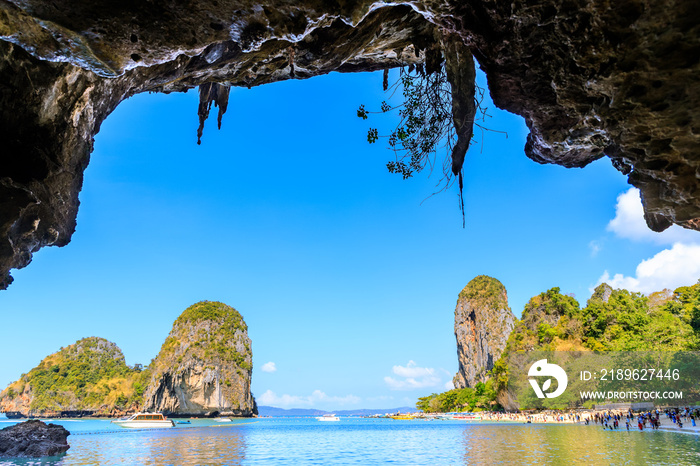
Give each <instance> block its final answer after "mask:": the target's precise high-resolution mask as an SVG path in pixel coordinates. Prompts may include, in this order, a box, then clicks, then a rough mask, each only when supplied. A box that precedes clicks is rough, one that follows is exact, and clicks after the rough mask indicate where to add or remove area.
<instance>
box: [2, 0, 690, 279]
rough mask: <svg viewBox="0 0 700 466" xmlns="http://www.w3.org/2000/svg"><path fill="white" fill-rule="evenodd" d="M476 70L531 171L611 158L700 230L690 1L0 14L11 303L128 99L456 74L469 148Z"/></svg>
mask: <svg viewBox="0 0 700 466" xmlns="http://www.w3.org/2000/svg"><path fill="white" fill-rule="evenodd" d="M472 55H473V56H474V57H476V59H477V60H478V62H479V65H480V66H481V67H482V68H483V70H484V71H485V72H486V74H487V77H488V82H489V88H490V91H491V94H492V98H493V100H494V102H495V103H496V104H497V105H498V106H499V107H501V108H503V109H506V110H509V111H511V112H514V113H516V114H519V115H521V116H523V117H524V118H525V120H526V123H527V125H528V127H529V128H530V135H529V137H528V140H527V144H526V146H525V154H526V155H527V156H528V157H530V158H531V159H533V160H535V161H537V162H539V163H556V164H559V165H562V166H565V167H583V166H585V165H587V164H588V163H590V162H592V161H594V160H596V159H598V158H600V157H603V156H607V157H610V158H611V159H612V162H613V164H614V165H615V167H616V168H617V169H618V170H620V171H621V172H622V173H624V174H626V175H628V178H629V182H630V183H631V184H633V185H634V186H636V187H638V188H639V189H640V190H641V193H642V202H643V204H644V209H645V218H646V220H647V224H648V225H649V226H650V227H651V228H652V229H653V230H656V231H662V230H663V229H665V228H667V227H668V226H670V225H671V224H673V223H676V224H679V225H681V226H684V227H686V228H692V229H696V230H697V229H700V191H699V190H698V173H699V168H700V155H699V149H700V112H699V108H700V105H698V104H699V103H700V102H698V100H699V99H700V86H698V80H699V79H700V78H699V77H698V76H700V73H698V72H699V71H700V69H699V68H700V64H699V63H700V9H698V8H696V6H695V4H694V3H693V2H692V1H670V2H669V1H661V0H646V1H645V0H639V1H636V0H622V1H616V2H610V1H575V0H543V1H536V0H530V1H517V0H516V1H514V2H498V1H495V0H494V1H489V0H475V1H470V2H464V1H456V0H449V1H446V2H437V1H435V2H433V1H425V2H406V3H400V4H399V3H371V2H367V1H360V2H334V1H308V0H303V1H301V2H290V1H279V0H269V1H268V0H264V1H263V2H252V1H236V2H232V1H224V0H203V1H197V2H185V1H181V0H176V1H171V2H163V1H158V0H151V1H139V2H131V1H124V2H108V1H104V0H98V1H89V2H88V1H84V0H73V1H70V2H69V1H67V0H55V1H47V0H0V119H1V122H2V124H1V125H0V137H1V141H2V145H1V146H0V147H1V149H0V160H1V163H0V289H4V288H6V287H7V286H8V285H9V284H10V283H11V281H12V278H11V276H10V273H9V272H10V269H12V268H21V267H24V266H26V265H27V264H29V262H30V261H31V257H32V254H33V253H34V252H36V251H37V250H38V249H39V248H41V247H44V246H48V245H56V246H63V245H65V244H67V243H68V242H69V241H70V238H71V235H72V233H73V232H74V230H75V227H76V223H75V222H76V220H75V219H76V215H77V211H78V206H79V202H78V194H79V192H80V189H81V186H82V177H83V171H84V170H85V168H86V166H87V164H88V162H89V158H90V153H91V151H92V145H93V137H94V135H95V134H96V133H97V132H98V131H99V128H100V124H101V123H102V121H104V119H105V118H106V117H107V116H108V115H109V114H110V113H111V112H112V111H113V110H114V108H116V106H117V105H118V104H119V102H121V101H122V100H124V99H126V98H128V97H129V96H131V95H134V94H137V93H140V92H179V91H184V90H187V89H191V88H194V87H196V86H200V85H202V84H206V83H220V84H221V85H222V86H218V85H217V86H213V85H210V84H208V85H207V86H203V87H202V89H203V90H204V92H202V94H205V97H206V96H210V97H214V96H216V97H217V101H218V103H220V104H224V103H225V100H226V99H224V97H225V96H226V97H227V93H226V89H227V87H229V86H247V87H250V86H257V85H261V84H265V83H269V82H274V81H279V80H283V79H305V78H309V77H313V76H317V75H321V74H325V73H329V72H332V71H340V72H359V71H374V70H379V69H386V68H391V67H398V66H404V65H407V64H418V63H426V62H427V64H428V65H429V64H430V62H431V61H433V60H435V59H436V57H444V58H445V59H446V61H447V63H446V69H447V71H448V78H449V81H450V83H451V84H452V85H453V106H454V111H453V115H454V118H455V123H456V125H457V126H459V127H460V128H462V129H463V130H464V131H463V135H464V137H467V136H468V135H470V134H471V124H468V125H467V124H465V122H467V123H469V122H468V120H469V115H470V111H471V110H470V108H471V107H473V105H472V104H471V101H470V99H471V98H472V97H471V96H472V95H473V66H474V65H473V60H472ZM212 92H213V93H214V94H215V95H214V94H212ZM224 94H225V96H224ZM207 102H208V98H205V99H204V103H205V104H206V103H207ZM231 105H235V103H231ZM193 111H194V109H193ZM467 126H468V128H467ZM467 130H468V132H467ZM467 141H468V139H467ZM193 144H194V141H193ZM458 145H460V144H459V143H458ZM461 146H464V143H462V144H461ZM463 148H464V150H466V148H465V147H463ZM463 155H464V154H463V153H462V154H461V156H462V157H463ZM459 157H460V154H453V160H457V162H456V166H455V168H456V169H457V170H458V169H459V168H461V164H460V163H459ZM533 189H536V187H533ZM592 189H595V187H592Z"/></svg>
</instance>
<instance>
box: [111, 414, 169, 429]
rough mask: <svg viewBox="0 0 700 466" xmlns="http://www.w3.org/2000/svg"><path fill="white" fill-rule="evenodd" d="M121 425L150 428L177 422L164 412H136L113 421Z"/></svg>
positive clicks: (167, 425)
mask: <svg viewBox="0 0 700 466" xmlns="http://www.w3.org/2000/svg"><path fill="white" fill-rule="evenodd" d="M112 423H113V424H117V425H118V426H121V427H128V428H131V429H133V428H137V429H148V428H154V427H161V428H163V427H175V423H174V422H173V421H172V420H171V419H168V418H167V417H165V416H163V414H162V413H136V414H132V415H131V416H127V417H124V418H121V419H117V420H116V421H112Z"/></svg>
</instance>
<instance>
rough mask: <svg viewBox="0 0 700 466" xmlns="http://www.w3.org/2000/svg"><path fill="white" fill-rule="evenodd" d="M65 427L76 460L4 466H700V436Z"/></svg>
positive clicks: (488, 428)
mask: <svg viewBox="0 0 700 466" xmlns="http://www.w3.org/2000/svg"><path fill="white" fill-rule="evenodd" d="M56 423H57V424H62V425H64V426H65V427H66V428H67V429H68V430H70V431H71V433H72V435H71V436H70V437H68V441H69V443H70V445H71V449H70V450H69V451H68V453H67V454H66V455H64V456H62V457H57V458H48V459H41V460H24V461H19V460H13V461H3V460H0V465H2V466H9V465H55V466H58V465H61V466H62V465H65V466H68V465H120V464H125V465H182V464H188V465H189V464H191V465H373V464H397V465H426V466H427V465H430V466H433V465H464V464H553V465H559V464H561V465H564V464H604V465H609V464H616V465H617V464H634V465H639V464H658V465H668V464H674V465H698V464H700V437H698V436H694V435H687V434H676V433H670V432H638V431H632V432H627V431H625V430H622V431H615V432H610V431H607V432H605V431H603V430H602V429H600V428H597V427H595V426H578V425H551V424H550V425H543V424H503V423H501V424H499V423H492V424H485V423H472V424H468V423H466V422H460V421H417V420H414V421H395V420H392V419H356V418H341V421H340V422H318V421H316V420H315V419H308V418H271V419H259V420H254V419H252V420H235V421H234V422H232V423H223V424H217V423H215V422H213V421H200V420H198V421H193V423H192V425H191V426H178V427H177V428H175V429H162V430H141V431H132V430H127V429H122V428H119V427H117V426H114V425H113V424H110V423H109V421H104V420H85V421H56ZM11 424H12V422H10V421H0V427H5V426H7V425H11Z"/></svg>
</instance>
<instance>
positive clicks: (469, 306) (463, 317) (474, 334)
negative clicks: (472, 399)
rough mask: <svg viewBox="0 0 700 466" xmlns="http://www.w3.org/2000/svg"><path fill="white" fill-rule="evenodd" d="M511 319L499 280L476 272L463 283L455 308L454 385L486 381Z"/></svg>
mask: <svg viewBox="0 0 700 466" xmlns="http://www.w3.org/2000/svg"><path fill="white" fill-rule="evenodd" d="M514 323H515V316H513V313H512V312H511V310H510V307H508V295H507V294H506V288H505V287H504V286H503V284H502V283H501V282H499V281H498V280H496V279H495V278H491V277H487V276H486V275H479V276H478V277H476V278H474V279H473V280H472V281H470V282H469V284H467V286H466V287H464V289H463V290H462V292H461V293H459V299H458V300H457V308H456V309H455V337H456V338H457V357H458V359H459V371H458V372H457V374H456V375H455V377H454V380H453V382H454V385H455V387H456V388H465V387H474V385H476V384H477V383H478V382H485V381H486V379H487V378H488V377H487V375H486V373H487V372H488V371H490V370H491V369H493V364H494V363H495V362H496V361H497V360H498V358H500V357H501V354H502V353H503V350H504V349H505V347H506V342H507V341H508V336H509V335H510V332H511V331H512V330H513V326H514Z"/></svg>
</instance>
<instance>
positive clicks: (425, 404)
mask: <svg viewBox="0 0 700 466" xmlns="http://www.w3.org/2000/svg"><path fill="white" fill-rule="evenodd" d="M488 278H489V277H483V276H482V277H477V278H476V279H474V280H473V281H472V282H470V284H469V285H468V286H467V287H465V289H464V290H462V293H460V297H465V298H466V297H470V296H471V297H473V296H494V295H496V294H495V293H494V291H497V290H496V289H495V288H494V286H495V283H496V282H497V281H496V282H494V281H493V279H491V280H489V279H488ZM497 283H498V284H500V282H497ZM501 286H502V285H501ZM504 292H505V289H504ZM698 349H700V282H698V283H696V284H695V285H692V286H683V287H680V288H677V289H676V290H675V291H673V292H671V291H670V290H664V291H661V292H656V293H652V294H650V295H649V296H645V295H643V294H641V293H635V292H630V291H628V290H624V289H618V290H614V289H612V288H611V287H610V286H609V285H607V284H601V285H600V286H598V287H597V288H596V289H595V291H594V293H593V295H592V296H591V298H590V299H589V300H588V302H587V303H586V306H585V307H584V308H581V306H580V305H579V303H578V301H576V299H574V297H573V296H568V295H564V294H562V293H561V290H560V289H559V288H552V289H550V290H548V291H546V292H544V293H540V294H539V295H537V296H534V297H533V298H532V299H530V301H529V302H528V303H527V304H526V305H525V308H524V309H523V312H522V317H521V319H520V320H519V321H518V322H517V323H516V325H515V328H514V329H513V331H512V332H511V334H510V336H509V337H508V342H507V344H506V348H505V351H504V352H503V354H502V356H501V358H500V359H499V360H498V361H496V362H495V364H494V367H493V368H492V369H491V371H490V372H489V377H490V378H489V380H487V381H486V383H484V384H481V385H480V384H477V385H476V387H475V388H474V389H471V388H464V389H456V390H450V391H447V392H444V393H441V394H432V395H430V396H427V397H423V398H419V401H418V403H417V404H416V407H417V408H418V409H420V410H423V411H436V412H447V411H479V410H483V409H495V408H500V403H501V402H502V400H503V399H505V398H506V395H507V393H508V387H509V383H510V382H511V380H510V373H511V370H512V368H511V367H510V365H509V364H510V363H511V361H512V360H511V357H512V356H515V355H518V354H528V353H530V352H532V351H547V352H554V351H561V352H566V351H636V352H643V351H665V352H669V354H673V353H670V352H674V351H690V350H698ZM479 387H481V388H480V389H479ZM568 392H571V393H574V392H575V390H568ZM571 393H569V395H571ZM528 394H529V396H530V398H528V399H525V398H527V397H525V398H523V399H520V400H518V401H519V402H520V405H521V407H524V408H531V407H545V408H564V407H567V406H571V405H572V404H576V403H579V404H580V400H574V399H573V398H571V396H569V397H567V394H565V395H563V396H560V397H558V398H553V399H546V400H538V399H536V398H534V394H531V393H529V392H528ZM572 396H573V395H572Z"/></svg>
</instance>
